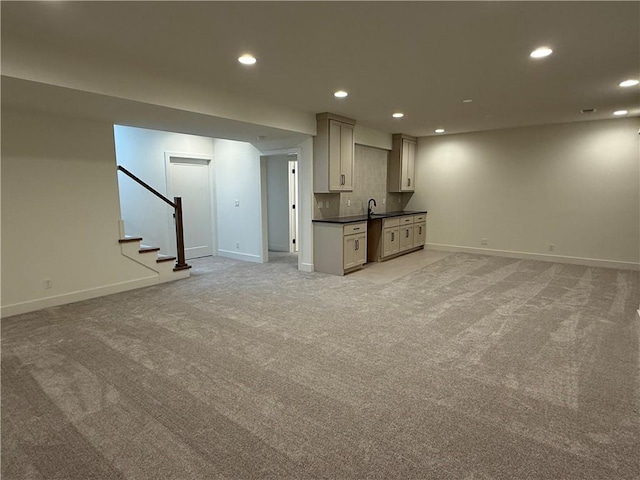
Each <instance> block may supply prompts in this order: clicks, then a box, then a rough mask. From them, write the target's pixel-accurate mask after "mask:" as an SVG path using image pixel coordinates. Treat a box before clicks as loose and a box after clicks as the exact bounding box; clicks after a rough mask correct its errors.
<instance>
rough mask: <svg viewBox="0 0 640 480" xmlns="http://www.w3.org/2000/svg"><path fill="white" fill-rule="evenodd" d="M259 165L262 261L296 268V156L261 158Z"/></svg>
mask: <svg viewBox="0 0 640 480" xmlns="http://www.w3.org/2000/svg"><path fill="white" fill-rule="evenodd" d="M261 164H262V165H261V166H262V169H261V170H262V185H263V193H262V200H263V256H264V259H265V261H268V262H273V261H277V262H284V263H291V264H294V265H296V267H297V263H298V260H297V254H298V210H299V208H297V204H298V155H297V153H294V152H287V153H280V154H273V155H265V156H262V157H261Z"/></svg>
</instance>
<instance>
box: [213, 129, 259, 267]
mask: <svg viewBox="0 0 640 480" xmlns="http://www.w3.org/2000/svg"><path fill="white" fill-rule="evenodd" d="M213 158H214V161H213V163H214V170H215V183H216V217H217V227H216V229H217V232H218V254H219V255H221V256H225V257H229V258H235V259H238V260H247V261H251V262H262V261H264V259H263V258H262V210H261V209H262V201H261V178H260V151H259V150H258V149H256V148H255V147H254V146H253V145H251V144H249V143H245V142H237V141H234V140H222V139H215V140H214V151H213ZM236 202H237V206H236Z"/></svg>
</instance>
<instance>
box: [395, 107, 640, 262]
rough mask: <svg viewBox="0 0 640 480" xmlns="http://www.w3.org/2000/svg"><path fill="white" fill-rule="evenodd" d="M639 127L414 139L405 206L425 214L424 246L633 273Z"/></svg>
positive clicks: (594, 125)
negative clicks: (412, 182)
mask: <svg viewBox="0 0 640 480" xmlns="http://www.w3.org/2000/svg"><path fill="white" fill-rule="evenodd" d="M639 126H640V119H638V118H629V119H614V120H606V121H595V122H581V123H573V124H562V125H547V126H538V127H529V128H516V129H509V130H499V131H489V132H479V133H470V134H460V135H447V136H441V137H425V138H420V139H419V143H418V155H417V161H416V183H417V185H418V190H417V191H416V193H415V195H414V196H413V198H412V199H411V201H410V202H409V205H408V208H425V209H427V210H428V211H429V214H428V224H427V242H428V244H429V245H430V246H431V247H447V248H451V247H453V248H460V249H467V250H470V251H480V252H482V251H483V250H486V251H488V250H492V251H493V252H494V253H501V252H502V253H504V252H507V253H509V254H513V253H516V254H517V253H520V254H524V255H525V256H526V255H532V256H534V258H543V259H549V260H565V261H579V262H580V263H594V262H593V261H595V264H600V265H608V266H616V267H629V268H633V267H637V266H638V261H639V247H638V246H639V244H640V228H639V225H640V224H639V222H638V219H639V205H640V195H639V190H640V187H639V184H638V176H639V165H638V155H639V152H640V150H639V138H640V137H639V135H638V127H639ZM482 238H486V239H487V240H488V245H486V246H483V245H481V239H482ZM550 244H554V250H553V251H550V249H549V245H550ZM476 249H477V250H476Z"/></svg>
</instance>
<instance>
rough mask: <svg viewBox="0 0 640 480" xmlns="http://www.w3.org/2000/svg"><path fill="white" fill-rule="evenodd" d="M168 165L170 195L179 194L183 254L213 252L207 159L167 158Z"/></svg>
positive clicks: (192, 255) (201, 254)
mask: <svg viewBox="0 0 640 480" xmlns="http://www.w3.org/2000/svg"><path fill="white" fill-rule="evenodd" d="M169 168H170V172H169V186H170V191H171V195H172V196H173V197H182V217H183V224H184V246H185V257H186V258H187V259H191V258H198V257H206V256H209V255H213V228H212V225H213V217H212V215H211V211H212V205H211V182H210V179H209V172H210V170H209V160H202V159H197V158H180V157H171V158H170V159H169ZM172 200H173V199H172Z"/></svg>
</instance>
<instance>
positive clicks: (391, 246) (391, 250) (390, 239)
mask: <svg viewBox="0 0 640 480" xmlns="http://www.w3.org/2000/svg"><path fill="white" fill-rule="evenodd" d="M398 233H399V231H398V227H388V228H385V229H383V230H382V255H381V256H382V257H388V256H389V255H394V254H396V253H398V252H399V251H400V247H399V246H398V245H399V243H398Z"/></svg>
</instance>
